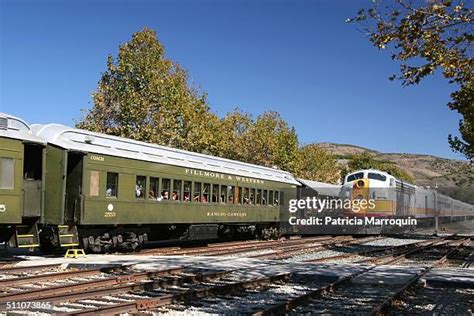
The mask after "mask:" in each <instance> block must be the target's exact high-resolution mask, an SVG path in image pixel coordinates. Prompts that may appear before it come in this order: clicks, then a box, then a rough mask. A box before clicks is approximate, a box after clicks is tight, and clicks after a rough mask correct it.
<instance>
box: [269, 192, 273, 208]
mask: <svg viewBox="0 0 474 316" xmlns="http://www.w3.org/2000/svg"><path fill="white" fill-rule="evenodd" d="M269 195H270V197H269V198H268V205H273V191H270V194H269Z"/></svg>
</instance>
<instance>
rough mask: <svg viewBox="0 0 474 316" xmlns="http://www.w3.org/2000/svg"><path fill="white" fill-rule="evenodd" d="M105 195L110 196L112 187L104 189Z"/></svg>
mask: <svg viewBox="0 0 474 316" xmlns="http://www.w3.org/2000/svg"><path fill="white" fill-rule="evenodd" d="M105 196H107V197H111V196H112V188H107V190H105Z"/></svg>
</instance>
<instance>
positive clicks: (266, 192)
mask: <svg viewBox="0 0 474 316" xmlns="http://www.w3.org/2000/svg"><path fill="white" fill-rule="evenodd" d="M262 192H263V193H262V205H267V201H268V200H267V199H268V191H267V190H263V191H262Z"/></svg>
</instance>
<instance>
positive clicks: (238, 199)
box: [235, 187, 242, 204]
mask: <svg viewBox="0 0 474 316" xmlns="http://www.w3.org/2000/svg"><path fill="white" fill-rule="evenodd" d="M235 202H236V203H238V204H242V187H236V188H235Z"/></svg>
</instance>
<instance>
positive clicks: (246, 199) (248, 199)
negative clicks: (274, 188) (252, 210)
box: [243, 188, 250, 204]
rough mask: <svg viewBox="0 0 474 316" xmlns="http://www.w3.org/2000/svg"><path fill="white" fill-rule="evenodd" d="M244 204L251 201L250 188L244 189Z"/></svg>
mask: <svg viewBox="0 0 474 316" xmlns="http://www.w3.org/2000/svg"><path fill="white" fill-rule="evenodd" d="M243 203H244V204H249V203H250V192H249V188H245V189H244V199H243Z"/></svg>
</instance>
